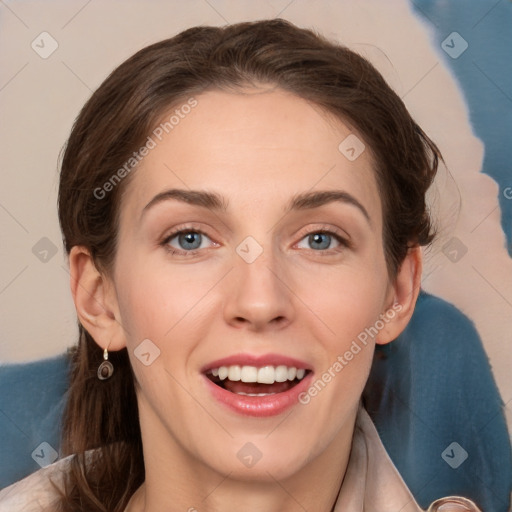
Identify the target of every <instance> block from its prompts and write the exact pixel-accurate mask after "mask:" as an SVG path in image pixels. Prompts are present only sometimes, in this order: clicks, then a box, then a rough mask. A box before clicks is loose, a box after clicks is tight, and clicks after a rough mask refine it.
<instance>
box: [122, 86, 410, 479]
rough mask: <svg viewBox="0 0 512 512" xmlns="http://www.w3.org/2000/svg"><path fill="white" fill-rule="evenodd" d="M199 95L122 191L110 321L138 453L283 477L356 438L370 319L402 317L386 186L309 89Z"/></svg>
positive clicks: (381, 335) (389, 326) (373, 322)
mask: <svg viewBox="0 0 512 512" xmlns="http://www.w3.org/2000/svg"><path fill="white" fill-rule="evenodd" d="M195 99H196V100H197V105H196V106H195V107H194V108H191V109H190V112H189V113H188V114H186V115H182V117H180V120H179V122H178V123H177V124H175V125H173V127H172V130H169V133H168V134H165V131H164V134H165V136H164V137H162V140H161V141H160V140H158V138H157V137H155V136H154V135H153V136H152V137H153V139H154V142H155V144H156V147H154V148H153V149H150V150H149V151H148V154H147V155H146V156H145V157H144V158H143V160H142V161H141V163H140V164H139V167H138V169H137V170H136V171H135V174H134V176H133V180H132V181H131V182H130V183H129V184H128V186H127V188H126V192H125V194H124V195H123V199H122V205H121V215H120V228H119V230H120V231H119V243H118V252H117V256H116V262H115V268H114V272H113V276H112V285H113V286H112V290H113V291H114V292H113V293H114V295H115V298H116V299H115V300H116V301H117V302H116V304H117V306H116V307H117V309H116V313H115V314H116V319H117V320H118V322H119V324H120V325H121V326H122V332H121V328H119V329H120V330H119V333H118V336H119V337H122V338H123V343H125V344H126V345H127V348H128V352H129V355H130V359H131V363H132V365H133V369H134V372H135V376H136V380H137V394H138V401H139V411H140V419H141V428H142V434H143V441H144V449H145V452H146V453H150V454H152V457H153V459H160V462H164V461H165V460H167V459H168V458H172V460H173V461H176V464H178V465H179V464H181V463H184V464H181V465H182V466H184V467H189V468H190V467H192V468H194V471H195V472H196V474H197V472H199V473H200V472H202V471H212V470H213V471H215V472H218V473H220V474H222V475H227V474H228V473H229V474H231V476H232V477H239V478H250V479H251V480H254V479H256V480H257V479H265V480H268V479H269V478H271V477H272V478H276V479H282V478H286V477H287V476H290V475H292V474H295V473H297V472H300V471H301V470H302V469H304V468H305V467H306V466H308V465H311V464H315V463H316V461H320V460H323V461H324V462H325V460H326V457H327V458H328V457H329V456H330V455H329V454H333V456H334V454H335V453H337V450H336V448H337V447H341V446H346V445H347V443H350V439H351V436H352V428H353V422H354V418H355V415H356V411H357V406H358V402H359V399H360V395H361V393H362V389H363V387H364V384H365V381H366V379H367V375H368V372H369V368H370V364H371V361H372V354H373V347H374V343H375V339H374V338H372V335H373V336H375V335H376V340H377V341H378V342H385V341H389V339H390V338H391V337H394V336H395V335H396V334H398V332H394V330H393V329H395V330H396V328H395V327H394V323H395V314H396V312H397V311H398V310H399V309H400V307H401V306H400V305H397V304H395V306H394V308H393V307H392V306H393V304H394V302H395V300H396V295H395V288H394V284H393V283H390V281H389V279H388V275H387V268H386V261H385V257H384V251H383V240H382V213H381V200H380V197H379V191H378V188H377V185H376V180H375V177H374V173H373V171H372V167H371V166H372V164H371V158H370V154H369V151H368V150H364V151H362V153H361V154H360V155H359V156H358V157H357V158H355V159H354V156H357V153H358V152H359V151H360V150H361V148H362V147H361V146H354V139H353V138H352V139H348V141H347V142H345V143H344V144H345V145H343V144H342V146H341V150H340V149H339V146H340V143H342V141H344V139H346V137H347V136H349V135H350V134H351V130H350V129H349V128H348V127H347V126H345V125H344V124H342V123H341V122H339V121H333V120H332V119H329V118H328V117H326V116H325V114H323V113H322V112H321V111H320V110H319V109H318V108H315V107H313V106H312V105H311V104H309V103H308V102H306V101H304V100H302V99H300V98H298V97H296V96H294V95H291V94H288V93H286V92H283V91H280V90H278V89H273V90H268V91H262V90H254V89H248V90H246V91H244V92H240V93H227V92H220V91H210V92H206V93H203V94H201V95H199V96H197V97H196V98H195ZM184 103H185V102H184ZM178 108H179V107H178ZM184 110H187V111H188V110H189V109H184ZM173 111H174V109H173ZM171 114H172V112H171ZM168 117H169V116H166V119H167V118H168ZM158 133H159V132H158ZM352 137H353V136H352ZM356 142H357V141H356ZM150 145H151V146H152V145H153V144H150ZM351 148H354V151H352V150H351ZM348 157H350V158H348ZM376 332H378V334H376ZM294 368H295V370H294ZM226 374H227V375H228V376H227V377H226ZM302 374H305V376H304V377H303V378H302V380H300V381H299V380H298V378H297V376H298V377H302ZM221 378H224V379H223V380H222V381H221ZM240 379H241V380H240ZM255 380H256V382H254V381H255ZM243 381H247V382H243ZM315 383H316V385H315ZM178 467H179V466H178Z"/></svg>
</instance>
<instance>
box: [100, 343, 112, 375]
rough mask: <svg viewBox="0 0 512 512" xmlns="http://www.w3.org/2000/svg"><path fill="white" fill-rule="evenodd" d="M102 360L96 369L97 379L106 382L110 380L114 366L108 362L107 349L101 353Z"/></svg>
mask: <svg viewBox="0 0 512 512" xmlns="http://www.w3.org/2000/svg"><path fill="white" fill-rule="evenodd" d="M103 359H104V360H103V362H102V363H101V364H100V365H99V367H98V379H100V380H107V379H110V377H112V374H113V373H114V366H113V365H112V363H111V362H110V361H109V360H108V350H107V349H105V350H104V351H103Z"/></svg>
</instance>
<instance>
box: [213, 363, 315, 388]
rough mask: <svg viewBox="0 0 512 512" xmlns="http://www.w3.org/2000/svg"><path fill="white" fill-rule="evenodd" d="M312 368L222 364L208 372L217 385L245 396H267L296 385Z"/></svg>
mask: <svg viewBox="0 0 512 512" xmlns="http://www.w3.org/2000/svg"><path fill="white" fill-rule="evenodd" d="M309 373H311V370H307V369H304V368H299V369H297V368H296V367H294V366H285V365H279V366H262V367H257V366H239V365H232V366H220V367H219V368H212V369H211V370H208V371H207V372H206V376H207V377H208V378H209V379H210V380H211V381H212V382H213V383H214V384H216V385H217V386H219V387H221V388H222V389H225V390H226V391H230V392H231V393H235V394H237V395H244V396H267V395H274V394H276V393H283V392H285V391H288V390H290V389H292V388H293V387H295V386H296V385H297V384H298V383H299V382H300V381H301V380H302V379H304V377H306V376H307V375H308V374H309Z"/></svg>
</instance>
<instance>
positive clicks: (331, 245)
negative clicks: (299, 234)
mask: <svg viewBox="0 0 512 512" xmlns="http://www.w3.org/2000/svg"><path fill="white" fill-rule="evenodd" d="M304 241H306V244H307V245H306V246H304V245H303V243H304ZM340 245H343V240H342V239H341V238H340V237H339V236H337V235H335V234H334V233H326V232H323V231H318V232H316V233H310V234H309V235H307V236H305V237H304V238H303V239H302V240H301V241H300V242H299V244H298V247H299V248H301V249H313V250H315V251H324V250H326V249H335V248H337V247H338V246H340Z"/></svg>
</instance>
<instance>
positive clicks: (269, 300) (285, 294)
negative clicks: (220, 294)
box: [224, 251, 295, 331]
mask: <svg viewBox="0 0 512 512" xmlns="http://www.w3.org/2000/svg"><path fill="white" fill-rule="evenodd" d="M267 253H268V254H267ZM234 259H235V268H234V269H233V271H232V272H230V283H231V286H229V287H228V288H229V289H228V290H227V294H226V300H225V303H224V304H225V306H224V316H225V320H226V322H227V323H228V324H230V325H232V326H234V327H237V328H246V329H249V330H251V331H265V330H279V329H282V328H284V327H286V326H287V325H289V324H290V323H291V322H292V321H293V318H294V313H295V307H294V295H293V291H292V289H291V288H290V287H289V284H288V283H287V281H289V279H287V276H286V271H285V269H284V268H282V266H280V265H279V264H278V261H277V258H276V257H274V256H273V255H271V254H270V251H264V252H263V253H262V254H261V255H260V256H259V257H258V258H257V259H256V260H255V261H253V262H251V263H248V262H247V261H244V259H243V258H241V257H239V255H238V254H235V255H234Z"/></svg>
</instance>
